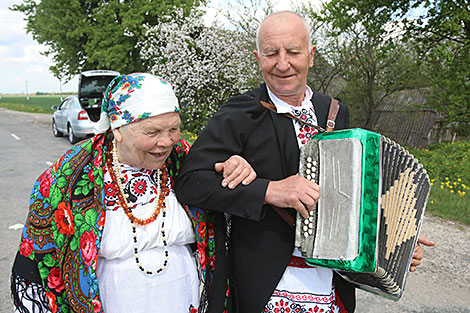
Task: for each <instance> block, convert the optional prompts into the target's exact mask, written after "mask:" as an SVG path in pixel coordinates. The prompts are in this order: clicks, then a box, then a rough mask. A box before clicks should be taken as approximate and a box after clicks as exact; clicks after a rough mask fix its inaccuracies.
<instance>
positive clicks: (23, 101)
mask: <svg viewBox="0 0 470 313" xmlns="http://www.w3.org/2000/svg"><path fill="white" fill-rule="evenodd" d="M63 98H65V97H63ZM59 104H60V96H30V97H29V100H28V99H27V98H26V96H10V95H8V96H1V98H0V107H2V108H5V109H9V110H15V111H22V112H33V113H52V112H54V111H53V110H51V106H53V105H57V106H58V105H59Z"/></svg>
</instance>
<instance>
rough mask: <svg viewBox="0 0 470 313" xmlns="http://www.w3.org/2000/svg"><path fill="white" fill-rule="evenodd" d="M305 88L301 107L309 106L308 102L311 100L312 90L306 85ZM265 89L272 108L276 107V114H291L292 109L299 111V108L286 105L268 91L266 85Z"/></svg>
mask: <svg viewBox="0 0 470 313" xmlns="http://www.w3.org/2000/svg"><path fill="white" fill-rule="evenodd" d="M306 87H307V88H306V89H305V97H304V100H302V104H301V106H302V107H303V106H311V104H310V100H311V99H312V96H313V92H312V89H310V87H309V86H308V85H307V86H306ZM266 88H267V89H268V95H269V98H271V100H272V101H273V104H274V106H275V107H276V110H277V113H279V114H282V113H289V112H292V108H294V109H299V108H300V107H296V106H293V105H290V104H288V103H287V102H285V101H284V100H281V99H279V98H278V97H277V96H276V95H275V94H274V93H273V92H272V91H271V89H269V87H268V85H266Z"/></svg>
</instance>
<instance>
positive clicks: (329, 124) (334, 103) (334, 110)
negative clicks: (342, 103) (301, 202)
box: [260, 98, 339, 229]
mask: <svg viewBox="0 0 470 313" xmlns="http://www.w3.org/2000/svg"><path fill="white" fill-rule="evenodd" d="M260 103H261V105H262V106H264V107H265V108H266V109H268V110H270V111H273V112H276V113H277V109H276V106H275V105H274V104H272V103H271V102H265V101H261V100H260ZM338 111H339V103H338V100H336V99H334V98H331V103H330V110H329V112H328V120H327V121H326V131H327V132H331V131H333V130H334V128H335V120H336V116H337V115H338ZM282 115H284V116H287V117H290V118H291V119H294V120H296V121H299V122H300V123H301V124H307V125H308V126H310V127H313V128H315V129H317V130H318V132H319V133H323V132H325V130H324V129H323V128H321V127H320V126H318V125H313V124H311V123H308V122H306V121H303V120H301V119H299V118H297V117H296V116H294V115H292V114H291V113H283V114H282ZM272 208H273V209H274V211H276V213H277V214H279V216H280V217H281V218H282V219H283V220H284V221H285V222H286V223H287V225H289V227H291V228H292V229H294V228H295V217H293V216H292V215H290V214H289V212H288V211H286V210H284V209H281V208H279V207H276V206H272Z"/></svg>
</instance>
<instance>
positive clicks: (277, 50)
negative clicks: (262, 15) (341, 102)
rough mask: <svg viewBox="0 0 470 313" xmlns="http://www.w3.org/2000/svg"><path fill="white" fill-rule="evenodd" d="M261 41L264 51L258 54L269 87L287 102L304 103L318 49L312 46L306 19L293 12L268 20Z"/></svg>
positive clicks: (263, 27)
mask: <svg viewBox="0 0 470 313" xmlns="http://www.w3.org/2000/svg"><path fill="white" fill-rule="evenodd" d="M258 40H259V49H260V51H259V53H258V51H255V52H254V54H255V58H256V61H258V65H259V68H260V70H261V73H262V75H263V79H264V81H265V82H266V84H267V85H268V87H269V89H271V91H272V92H273V93H274V94H275V95H276V96H277V97H279V98H280V99H282V100H284V101H286V102H287V103H289V104H291V105H300V103H301V101H302V100H303V98H304V95H305V88H306V84H307V74H308V69H309V68H310V67H312V66H313V53H314V51H315V48H314V47H312V48H311V49H310V50H309V48H308V34H307V29H306V27H305V25H304V23H303V21H302V20H301V19H300V18H299V17H298V16H295V15H292V14H285V15H282V16H279V17H272V18H270V19H267V20H265V21H264V23H263V25H262V26H261V29H260V32H259V37H258ZM299 101H300V102H299Z"/></svg>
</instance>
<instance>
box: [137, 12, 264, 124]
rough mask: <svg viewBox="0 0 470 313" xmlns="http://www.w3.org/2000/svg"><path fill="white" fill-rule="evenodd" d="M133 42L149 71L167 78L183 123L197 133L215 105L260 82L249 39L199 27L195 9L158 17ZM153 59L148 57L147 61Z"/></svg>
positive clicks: (213, 28) (215, 28)
mask: <svg viewBox="0 0 470 313" xmlns="http://www.w3.org/2000/svg"><path fill="white" fill-rule="evenodd" d="M146 37H147V40H146V41H144V42H141V43H139V45H140V47H141V54H142V57H143V58H144V59H146V60H149V61H150V62H153V63H154V66H153V67H152V68H151V72H152V73H154V74H156V75H159V76H162V77H163V78H165V79H168V80H169V81H170V82H171V83H172V84H173V86H174V88H175V92H176V95H177V97H178V98H179V100H180V103H181V107H182V109H181V114H182V118H183V127H184V128H185V129H186V130H188V131H191V132H195V133H197V132H199V131H200V130H201V129H202V127H203V126H204V125H205V124H206V122H207V120H208V119H209V118H210V117H211V116H212V115H213V114H214V113H215V112H216V111H217V109H218V108H219V106H220V105H221V104H223V103H224V102H225V101H227V100H228V99H229V98H230V97H231V96H234V95H236V94H239V93H242V92H244V91H246V90H248V89H250V88H252V87H253V86H255V85H256V84H257V83H258V82H259V81H260V75H259V72H258V66H257V65H256V61H255V59H254V57H253V49H254V47H255V38H251V37H247V36H246V35H243V34H242V33H240V32H236V31H231V30H227V29H223V28H220V27H216V26H215V25H212V26H210V27H207V26H205V25H204V23H203V21H202V19H201V17H200V16H199V15H198V14H197V13H194V12H193V13H191V14H190V15H189V16H186V17H185V16H184V15H183V11H182V10H179V11H175V16H173V17H167V18H166V19H162V21H161V22H160V23H158V24H157V25H155V26H152V27H147V36H146ZM152 60H153V61H152Z"/></svg>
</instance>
